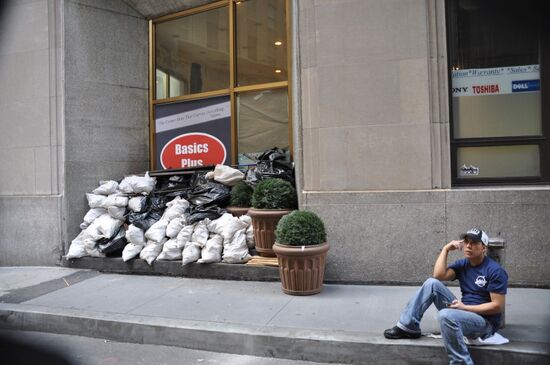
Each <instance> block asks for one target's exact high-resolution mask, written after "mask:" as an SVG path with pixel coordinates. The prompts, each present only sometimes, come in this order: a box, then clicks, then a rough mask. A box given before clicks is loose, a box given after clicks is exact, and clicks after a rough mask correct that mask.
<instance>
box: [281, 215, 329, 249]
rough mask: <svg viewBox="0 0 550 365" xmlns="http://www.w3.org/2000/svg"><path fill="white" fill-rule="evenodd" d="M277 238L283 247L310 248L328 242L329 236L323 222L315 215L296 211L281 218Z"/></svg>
mask: <svg viewBox="0 0 550 365" xmlns="http://www.w3.org/2000/svg"><path fill="white" fill-rule="evenodd" d="M275 238H276V242H277V243H280V244H283V245H292V246H310V245H318V244H321V243H324V242H326V240H327V234H326V232H325V225H324V224H323V221H322V220H321V218H319V217H318V216H317V215H316V214H315V213H313V212H308V211H303V210H295V211H294V212H292V213H290V214H287V215H285V216H283V217H282V218H281V220H280V221H279V224H277V229H276V230H275Z"/></svg>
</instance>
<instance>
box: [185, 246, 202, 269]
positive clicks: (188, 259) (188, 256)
mask: <svg viewBox="0 0 550 365" xmlns="http://www.w3.org/2000/svg"><path fill="white" fill-rule="evenodd" d="M201 248H202V245H201V244H200V243H198V242H187V243H186V244H185V247H184V249H183V251H182V253H181V264H182V266H185V265H187V264H190V263H192V262H195V261H197V260H198V259H199V258H200V257H201Z"/></svg>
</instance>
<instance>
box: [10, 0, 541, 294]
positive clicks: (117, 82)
mask: <svg viewBox="0 0 550 365" xmlns="http://www.w3.org/2000/svg"><path fill="white" fill-rule="evenodd" d="M248 2H249V4H252V3H254V2H264V3H268V4H269V3H274V4H275V5H277V6H280V5H281V3H284V8H285V9H286V12H285V18H284V19H285V22H286V32H285V34H286V39H285V40H286V43H287V45H288V48H286V50H287V54H286V59H283V58H280V57H278V56H273V57H272V58H271V61H269V62H268V63H271V66H273V67H276V68H277V67H278V69H280V70H281V71H282V72H281V73H280V74H282V75H280V74H279V73H278V75H276V76H270V77H268V78H267V79H265V78H263V75H266V74H267V73H266V72H268V71H265V70H264V71H262V69H261V67H255V66H254V65H253V64H246V63H244V62H245V61H247V60H248V61H249V59H250V58H251V57H252V56H250V54H251V52H250V51H247V52H248V53H247V54H248V58H247V57H244V56H243V59H245V60H244V61H240V58H239V54H240V53H239V52H244V51H243V50H244V49H249V47H251V45H252V44H254V42H257V40H258V39H260V40H261V37H260V35H261V34H262V33H261V30H259V31H258V32H257V34H256V35H257V37H256V38H257V39H255V38H254V37H251V36H250V34H249V35H248V36H247V37H243V38H239V36H240V34H241V33H244V31H243V32H241V33H239V30H238V29H239V28H232V29H237V33H236V36H235V38H233V39H234V40H236V45H231V41H229V42H228V45H227V47H228V48H227V49H229V50H230V51H227V52H228V54H229V55H230V57H231V60H233V61H230V62H228V64H227V66H223V65H221V63H222V62H220V61H219V60H218V61H216V62H213V65H211V66H210V68H207V66H204V63H201V62H199V61H196V62H194V63H195V66H193V65H191V64H190V65H188V66H186V67H187V68H186V69H188V70H189V72H188V73H191V74H192V73H193V72H195V76H192V75H191V77H190V78H189V79H188V80H187V79H186V78H185V77H184V74H186V72H187V71H186V72H183V71H182V72H181V74H178V72H171V70H173V69H174V68H175V67H172V66H171V64H170V62H169V61H168V60H167V58H166V57H165V56H162V55H161V53H162V52H160V51H159V54H158V55H157V54H156V53H154V54H153V55H156V58H155V57H154V56H151V52H150V51H151V47H150V46H151V43H152V42H153V41H159V40H160V38H155V37H153V35H152V34H151V31H152V30H151V29H152V28H153V27H154V26H155V25H154V24H157V23H158V24H163V22H164V21H163V20H166V19H172V18H171V17H173V14H179V12H183V13H181V14H183V15H185V14H191V13H193V14H194V11H193V9H197V8H199V7H203V6H206V7H208V6H212V4H213V3H217V5H216V6H215V9H221V8H223V5H224V4H219V3H221V2H215V1H205V0H202V1H201V0H195V1H191V0H174V1H171V2H157V1H152V0H143V1H140V0H117V1H106V0H37V1H24V2H21V1H11V2H8V4H7V5H5V6H4V7H3V8H2V15H1V16H2V18H1V22H0V24H1V25H0V27H1V29H0V79H1V80H2V83H1V84H0V109H1V110H2V113H1V115H0V123H1V125H2V129H3V131H4V133H2V137H1V138H2V142H1V144H0V149H1V151H2V153H1V157H0V165H1V166H2V167H3V171H4V172H3V173H2V175H1V176H2V177H1V178H0V207H1V209H0V215H1V216H0V233H1V234H0V265H4V266H6V265H55V264H56V263H58V262H59V261H60V258H61V256H62V255H63V254H64V252H66V250H67V247H68V244H69V243H70V241H71V240H72V238H74V237H75V236H76V235H77V234H78V232H79V228H78V226H79V224H80V222H81V220H82V217H83V216H84V214H85V213H86V211H87V206H86V200H85V193H86V192H89V191H91V190H93V189H94V188H95V187H96V186H97V184H98V181H99V180H105V179H120V178H121V177H123V176H124V175H127V174H131V173H141V172H144V171H146V170H147V169H150V168H151V167H152V164H153V165H154V163H153V162H152V161H153V159H154V158H155V153H154V150H155V148H154V147H155V144H156V140H155V135H154V133H153V132H154V130H152V129H154V123H153V122H154V115H152V114H151V111H152V110H153V113H154V110H155V107H157V106H158V105H162V104H163V102H166V103H169V102H175V101H187V100H196V98H194V97H193V96H192V95H191V94H193V92H196V93H198V94H200V93H201V92H204V93H208V92H212V90H214V94H205V95H206V96H219V95H229V99H230V103H231V115H232V126H233V127H232V128H233V129H232V131H231V133H232V138H233V140H232V144H233V147H235V146H237V147H236V148H235V149H234V151H233V159H234V160H233V162H236V160H239V161H241V158H242V156H239V154H238V150H241V151H245V150H246V151H248V150H247V149H250V151H254V149H255V148H256V149H258V148H261V147H264V146H262V145H261V144H260V145H257V144H255V143H256V142H255V140H254V138H250V139H247V138H245V137H246V136H245V135H244V134H243V135H239V130H238V128H236V126H237V125H238V123H239V120H240V121H242V123H241V126H242V125H249V126H251V128H252V130H253V132H252V133H251V135H252V136H254V135H255V133H256V134H257V133H258V131H257V130H254V126H255V124H254V120H256V119H254V115H255V114H253V113H252V112H248V114H247V111H250V110H253V108H252V107H250V105H251V104H250V103H251V102H252V101H257V99H255V98H256V97H258V95H260V94H261V96H260V97H261V98H263V100H271V101H273V103H275V104H274V105H276V106H277V107H275V108H272V109H269V108H267V107H266V108H265V109H261V110H260V112H263V113H262V114H264V115H265V114H267V111H270V112H271V114H270V115H271V117H270V118H269V119H270V120H274V121H279V120H283V121H286V124H285V128H288V134H286V136H288V139H287V140H283V141H282V142H281V143H282V145H285V144H287V145H288V146H289V148H290V149H291V151H292V154H293V159H294V161H295V163H296V173H297V187H298V191H299V200H300V208H302V209H308V210H312V211H315V212H316V213H318V214H319V215H320V216H321V217H322V218H323V219H324V221H325V224H326V227H327V231H328V239H329V243H330V245H331V249H330V252H329V257H328V262H327V272H326V279H328V280H333V281H342V282H352V283H416V282H420V281H422V280H423V279H424V278H425V277H426V276H427V275H430V274H431V270H432V265H433V262H434V259H435V257H436V256H437V255H438V253H439V250H440V248H441V247H442V246H443V245H444V244H445V243H446V242H448V241H450V240H451V239H455V238H457V237H458V235H459V234H460V233H461V232H464V231H465V230H467V229H468V228H470V227H471V226H479V227H481V228H483V229H485V230H486V231H487V232H488V233H489V236H490V237H500V238H502V239H504V240H505V241H506V262H505V266H506V268H507V270H508V272H509V274H510V281H511V283H512V284H514V285H529V286H546V287H547V286H548V285H549V284H550V268H549V267H548V265H546V264H545V263H546V261H548V257H549V253H548V248H549V245H550V226H549V225H548V222H550V185H549V182H550V179H549V175H548V169H549V157H550V156H549V151H548V140H547V137H548V134H549V133H550V131H549V115H550V113H549V112H548V110H547V106H548V105H550V103H548V102H546V104H545V103H544V100H547V99H548V97H547V96H546V94H544V87H543V86H544V80H545V79H548V77H547V76H546V75H547V71H546V69H550V67H547V68H545V67H544V66H545V64H546V63H545V62H548V61H546V60H547V59H549V58H548V57H545V56H546V55H547V54H548V49H547V45H548V44H550V43H549V42H548V38H547V37H548V29H547V26H546V25H543V24H542V21H540V23H538V20H537V19H538V18H537V13H541V14H542V12H537V6H539V2H535V1H532V2H519V1H515V2H514V1H508V2H505V3H506V4H507V5H506V6H508V7H506V6H497V5H496V4H495V2H491V1H484V2H483V3H486V4H487V3H488V4H489V5H490V7H489V8H487V5H483V6H481V5H480V3H481V2H480V1H474V0H471V1H467V0H456V1H455V0H452V1H442V0H345V1H343V0H299V1H297V0H293V1H285V0H248V1H245V2H243V3H244V4H245V6H248V5H246V3H248ZM227 3H228V5H226V6H229V1H228V2H227ZM238 3H241V2H238ZM501 3H502V2H501ZM526 3H528V4H527V5H526ZM522 4H523V5H522ZM241 5H242V4H237V2H231V5H230V6H231V7H233V8H232V9H233V10H229V8H228V10H227V11H228V13H229V14H230V13H231V12H235V14H234V15H235V17H234V18H230V20H228V21H227V25H226V26H224V25H223V24H222V25H219V24H218V26H217V30H216V32H227V31H228V30H227V29H228V28H229V27H238V26H239V25H238V24H239V20H238V18H237V16H238V14H239V10H238V8H237V7H238V6H241ZM275 5H274V6H273V7H272V8H273V9H275V10H269V9H268V10H266V14H268V15H267V18H266V19H267V20H269V19H270V18H276V17H277V14H278V13H277V10H276V9H278V8H277V6H275ZM199 9H202V8H199ZM235 9H236V10H235ZM507 9H508V10H507ZM512 10H513V11H512ZM186 11H187V12H188V13H185V12H186ZM198 14H200V12H199V13H198ZM269 14H272V15H269ZM528 15H531V18H530V19H531V20H532V21H531V22H530V23H529V24H535V25H534V26H531V25H529V24H524V23H522V22H521V19H524V18H525V16H528ZM163 17H164V18H163ZM166 17H168V18H166ZM222 18H223V16H222ZM159 19H160V21H159ZM174 19H176V18H174ZM178 19H179V18H178ZM231 19H234V20H231ZM533 19H534V20H533ZM541 19H542V18H541ZM155 21H156V22H157V23H155ZM257 23H260V24H259V25H258V24H257ZM261 23H262V22H260V21H258V22H256V23H253V24H251V25H250V26H253V25H256V26H257V27H259V28H262V24H261ZM514 27H519V29H522V30H523V32H516V31H515V30H517V29H516V28H514ZM545 27H546V28H545ZM275 28H277V27H275ZM508 28H509V30H507V29H508ZM242 29H245V28H242ZM156 31H157V32H158V29H157V30H156ZM205 32H206V33H208V30H205ZM516 33H522V34H524V37H525V38H518V39H515V38H513V37H514V34H516ZM155 34H156V33H155ZM216 34H217V33H216ZM176 36H177V35H176ZM183 36H185V33H184V34H183ZM159 37H160V36H159ZM172 38H177V37H172ZM169 40H170V37H168V38H167V41H166V42H168V41H169ZM172 40H173V39H172ZM184 41H185V40H184ZM209 42H210V43H208V44H209V45H210V46H209V47H210V48H217V49H220V48H222V47H225V45H224V43H223V42H220V40H219V39H217V36H213V37H211V38H210V41H209ZM241 46H243V47H248V48H242V47H241ZM174 47H175V46H174ZM240 47H241V48H240ZM257 48H258V49H259V50H261V48H260V47H257ZM224 49H225V48H224ZM200 52H201V50H200V49H199V50H198V52H197V53H198V54H200ZM162 57H165V58H164V59H163V58H162ZM153 62H155V63H156V64H157V65H162V67H157V69H156V70H155V77H154V78H152V77H150V76H152V71H151V70H152V68H151V65H152V64H153ZM240 62H243V63H241V64H242V65H243V66H242V67H239V64H240ZM197 65H198V66H197ZM201 65H202V67H201ZM214 66H216V67H214ZM218 66H219V67H227V68H228V69H229V70H230V71H229V72H227V71H220V70H219V69H218ZM285 67H286V68H285ZM159 70H160V74H159ZM193 70H194V71H193ZM197 70H201V71H200V72H199V74H200V77H197V76H196V73H197V72H198V71H197ZM206 70H210V71H208V72H207V71H206ZM236 70H238V71H236ZM242 70H244V71H250V72H249V74H244V75H243V74H241V73H239V72H240V71H242ZM216 72H217V73H219V74H220V75H221V74H223V75H226V76H223V75H222V76H216ZM518 74H520V76H517V75H518ZM159 75H160V76H161V77H163V80H171V81H168V82H165V86H164V87H163V88H162V89H161V88H159V87H157V86H156V85H158V84H157V82H158V81H159V79H158V77H159ZM212 75H214V76H212ZM470 76H471V77H470ZM170 77H172V79H170ZM220 77H222V78H223V77H227V78H228V79H229V80H228V82H229V84H228V85H229V86H227V87H226V86H224V85H225V84H224V85H222V86H212V89H210V90H209V89H208V87H209V85H215V82H213V81H211V80H218V79H219V78H220ZM240 80H245V81H246V82H245V83H244V84H239V82H240ZM249 80H252V81H249ZM254 80H255V81H254ZM161 81H162V80H161ZM152 85H155V86H152ZM169 85H172V86H171V87H170V86H169ZM506 85H510V86H506ZM506 87H508V89H506ZM153 88H156V89H155V91H156V92H154V93H153V92H151V93H150V90H151V89H153ZM219 90H222V92H218V91H219ZM265 90H270V91H271V92H270V93H265V92H263V93H262V91H265ZM162 93H164V94H162ZM172 93H173V94H172ZM247 93H249V94H247ZM281 93H283V95H284V97H283V98H281V97H280V96H281ZM186 95H187V96H186ZM190 95H191V96H190ZM174 97H175V99H174ZM170 98H172V99H170ZM281 100H283V104H284V100H288V105H285V108H286V109H285V108H281ZM265 105H268V104H267V103H266V104H265ZM269 105H271V104H269ZM545 108H546V109H545ZM283 109H284V110H285V111H288V113H287V114H286V115H287V117H285V113H280V111H281V110H283ZM241 112H242V114H239V113H241ZM276 112H278V113H276ZM238 115H241V117H242V118H241V119H238ZM256 115H258V113H256ZM247 118H248V119H247ZM285 118H287V119H285ZM476 118H477V119H476ZM247 123H248V124H247ZM150 125H151V128H150ZM256 128H260V129H262V128H263V129H265V130H272V128H271V127H270V126H269V125H267V126H264V127H257V126H256ZM284 135H285V133H280V131H279V134H276V135H275V137H274V138H276V139H277V138H278V140H281V139H284V137H281V136H284ZM154 167H158V166H154ZM456 257H457V258H458V257H459V256H458V255H457V256H456Z"/></svg>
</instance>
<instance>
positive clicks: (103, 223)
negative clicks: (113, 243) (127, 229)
mask: <svg viewBox="0 0 550 365" xmlns="http://www.w3.org/2000/svg"><path fill="white" fill-rule="evenodd" d="M122 223H124V222H123V221H122V220H120V219H115V218H113V217H111V216H110V215H109V214H103V215H102V216H101V217H99V218H97V219H96V220H95V221H94V222H93V223H92V225H94V224H97V225H98V228H97V229H98V231H99V232H100V233H101V237H102V238H111V237H113V236H114V235H115V234H116V233H117V232H118V229H119V228H120V226H121V225H122ZM90 227H91V226H90ZM88 228H89V227H88Z"/></svg>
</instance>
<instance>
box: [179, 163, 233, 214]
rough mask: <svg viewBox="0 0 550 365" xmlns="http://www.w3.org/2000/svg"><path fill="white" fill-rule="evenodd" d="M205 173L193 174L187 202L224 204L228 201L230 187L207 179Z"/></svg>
mask: <svg viewBox="0 0 550 365" xmlns="http://www.w3.org/2000/svg"><path fill="white" fill-rule="evenodd" d="M205 175H206V172H205V171H200V172H196V173H195V174H193V180H192V188H191V189H192V190H191V191H189V193H188V194H187V200H188V201H189V203H191V205H195V206H212V205H218V206H220V207H224V206H226V205H227V204H228V203H229V198H230V193H231V187H229V186H226V185H224V184H220V183H218V182H216V181H213V180H208V179H207V178H206V177H205Z"/></svg>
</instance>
